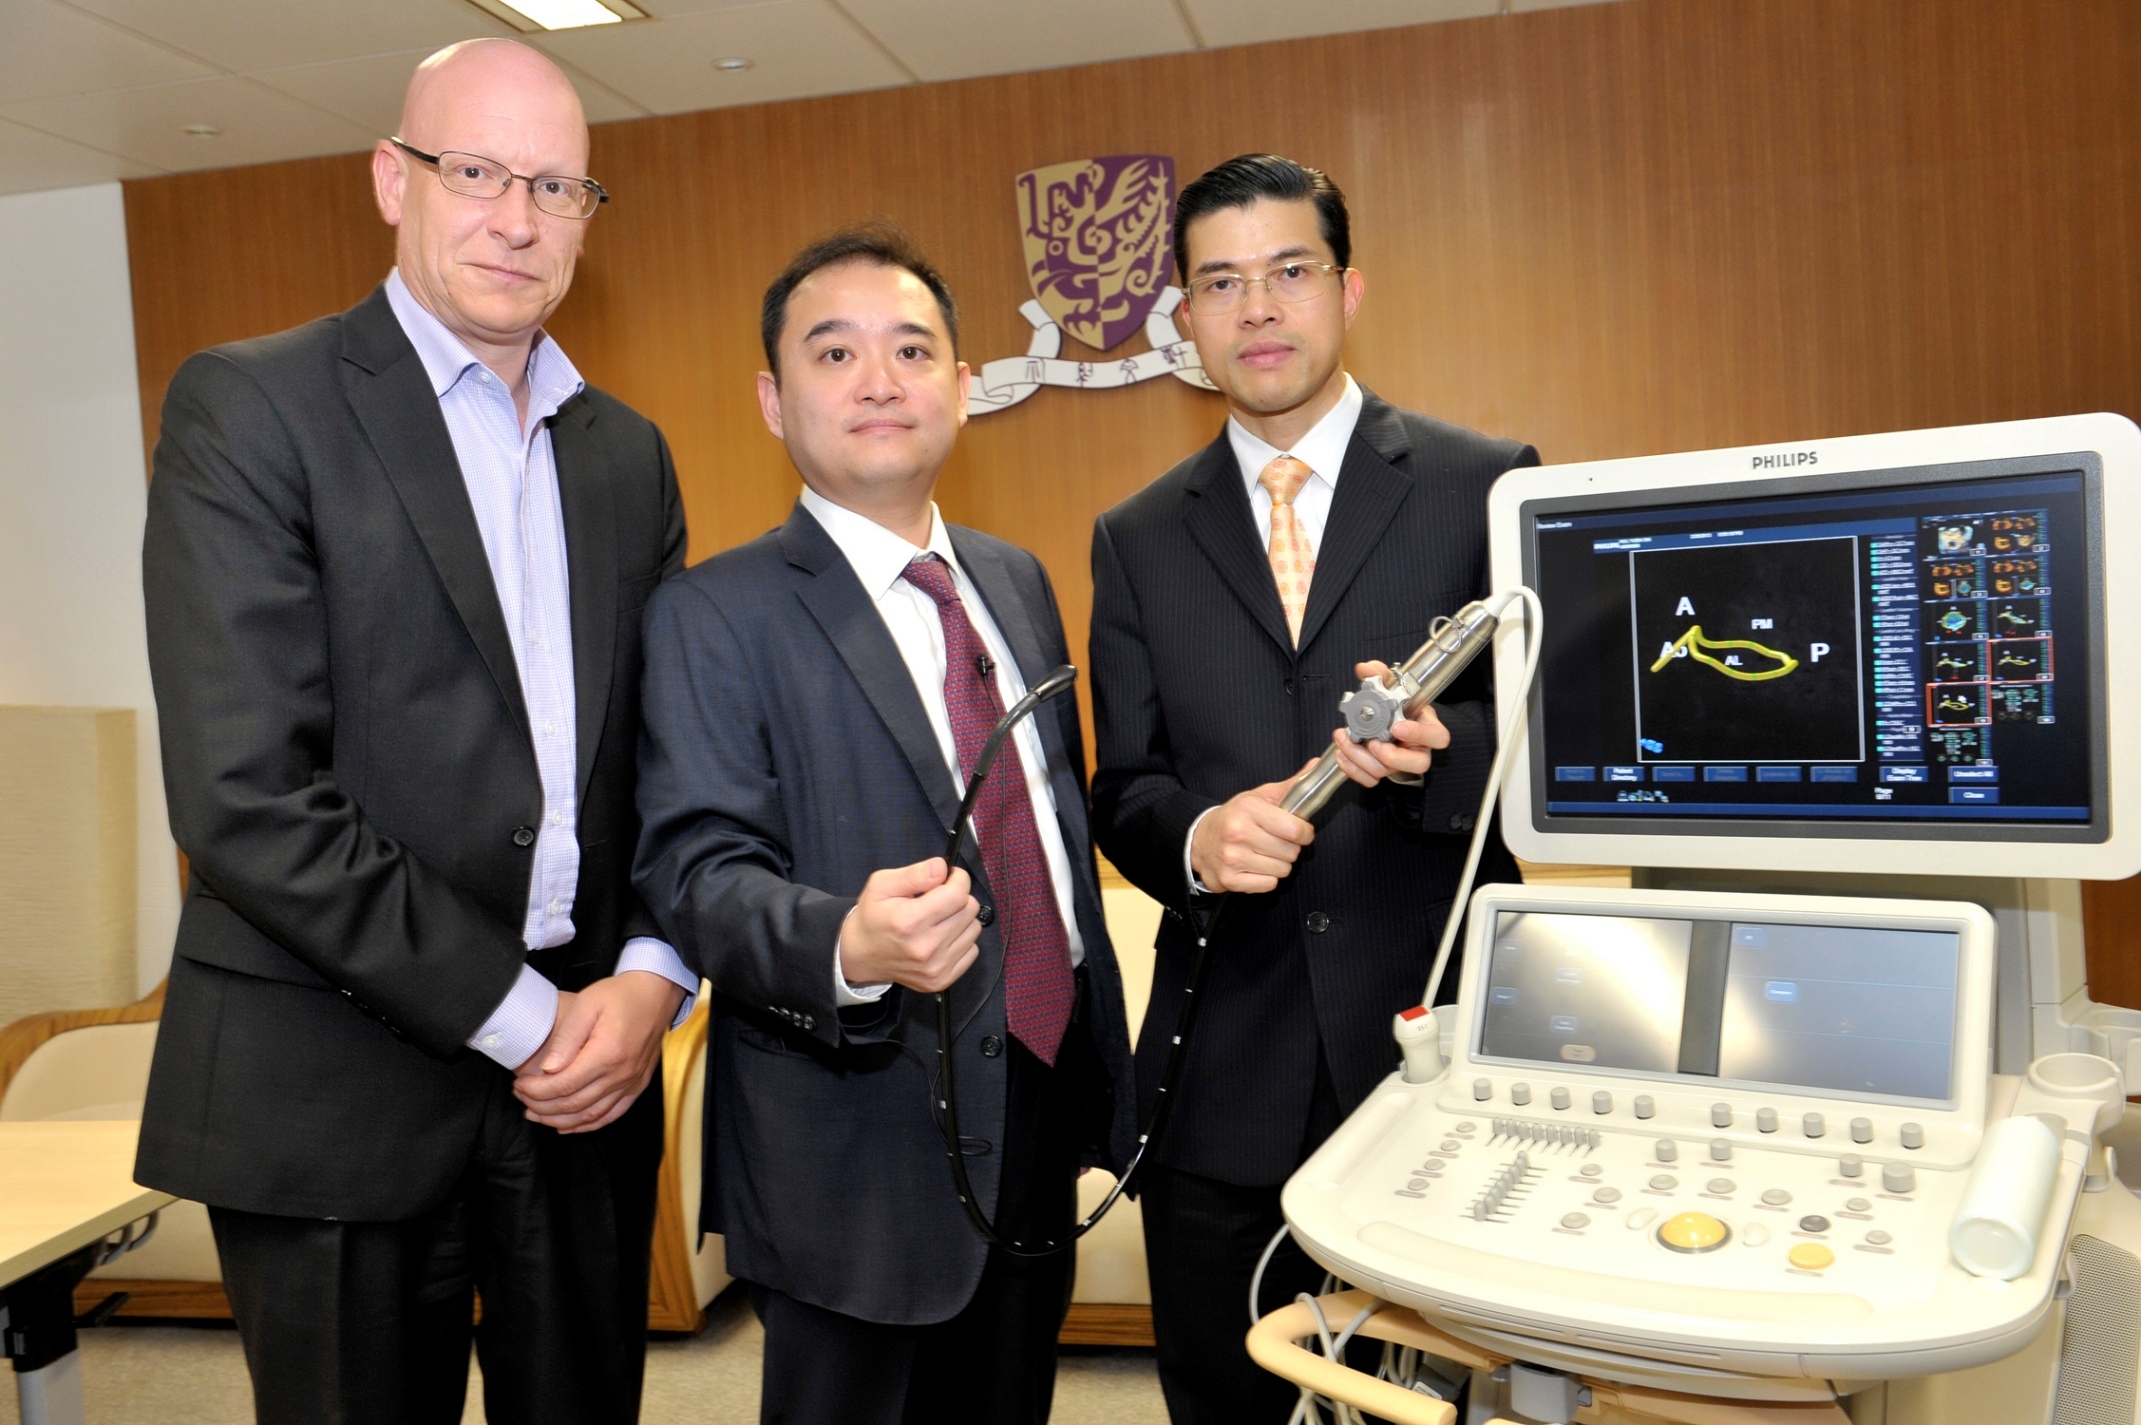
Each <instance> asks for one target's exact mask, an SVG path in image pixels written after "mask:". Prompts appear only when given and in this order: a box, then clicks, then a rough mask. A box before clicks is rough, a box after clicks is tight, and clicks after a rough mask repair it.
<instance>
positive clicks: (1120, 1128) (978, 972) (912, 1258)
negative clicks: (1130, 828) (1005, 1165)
mask: <svg viewBox="0 0 2141 1425" xmlns="http://www.w3.org/2000/svg"><path fill="white" fill-rule="evenodd" d="M950 535H951V541H952V547H953V548H954V549H955V550H956V551H957V553H958V555H959V560H960V563H961V565H962V567H963V568H964V569H965V571H966V573H967V575H968V577H969V578H970V579H971V580H972V582H973V584H974V586H975V587H976V588H977V589H978V590H979V592H980V594H981V597H982V599H983V601H984V602H985V603H986V604H987V605H988V609H989V613H990V616H991V617H992V618H994V619H995V621H996V626H997V627H998V628H999V629H1000V630H1001V631H1002V632H1003V635H1004V639H1005V641H1006V642H1007V643H1008V644H1009V645H1010V648H1011V651H1012V654H1013V656H1014V657H1015V658H1016V659H1017V660H1018V665H1019V670H1020V672H1021V673H1022V674H1023V675H1024V677H1025V680H1026V682H1027V684H1028V685H1029V686H1031V685H1032V684H1033V683H1035V682H1038V681H1039V680H1040V678H1041V677H1042V676H1043V675H1045V674H1046V673H1047V672H1048V671H1049V670H1050V669H1051V668H1054V667H1056V666H1057V665H1059V664H1062V663H1066V662H1068V661H1069V658H1068V656H1067V654H1068V650H1067V648H1066V646H1065V643H1064V637H1063V626H1062V619H1061V617H1060V616H1059V615H1058V613H1057V611H1056V603H1055V596H1054V594H1053V592H1052V591H1051V590H1050V588H1049V585H1048V578H1047V575H1046V574H1045V573H1044V572H1043V571H1042V569H1041V565H1040V562H1039V561H1038V560H1036V559H1035V558H1034V557H1033V556H1032V555H1031V554H1028V553H1026V552H1025V551H1024V550H1021V549H1018V548H1016V547H1014V546H1012V545H1009V544H1006V543H1004V542H1003V541H1002V540H998V539H992V538H990V537H989V536H988V535H985V534H980V533H978V532H976V531H974V530H969V529H961V528H958V527H956V526H954V527H952V528H951V530H950ZM646 638H647V664H646V685H645V691H644V703H643V709H644V719H645V721H644V727H643V732H642V736H641V741H640V789H639V805H640V810H641V815H642V816H643V817H644V819H645V820H644V822H643V831H642V833H641V837H640V847H639V857H638V861H637V863H636V866H635V873H634V879H635V882H636V884H637V885H638V887H639V889H640V892H641V894H642V896H643V897H644V898H645V900H646V903H647V906H648V908H649V909H650V910H651V911H652V912H653V914H654V917H655V919H656V920H657V921H658V922H660V924H661V926H662V928H663V930H664V932H665V933H666V934H667V935H668V936H669V938H670V941H671V943H673V944H674V945H675V946H676V947H677V951H678V953H679V954H681V955H682V956H683V958H684V960H685V962H686V963H687V964H689V965H691V966H692V967H693V968H695V969H697V970H698V971H699V972H700V973H701V974H703V975H705V976H706V978H707V980H708V981H709V982H710V983H711V984H712V987H713V1028H712V1037H711V1040H710V1043H709V1047H708V1088H707V1096H706V1113H707V1129H706V1154H707V1162H706V1177H705V1181H706V1192H705V1196H704V1207H703V1210H702V1218H703V1221H704V1224H705V1226H706V1228H707V1229H708V1230H710V1231H715V1232H720V1233H722V1234H723V1235H724V1236H725V1238H726V1239H727V1241H726V1246H727V1251H728V1264H729V1270H731V1271H732V1272H734V1273H735V1274H736V1275H738V1276H740V1277H743V1278H744V1279H746V1280H748V1281H753V1282H757V1283H760V1284H761V1285H765V1286H770V1287H773V1288H776V1289H778V1290H780V1291H783V1292H786V1293H787V1294H789V1295H790V1296H793V1297H796V1298H798V1299H800V1300H803V1301H807V1302H810V1303H811V1304H813V1305H816V1306H822V1307H825V1308H827V1309H829V1310H833V1311H838V1312H841V1313H843V1314H846V1315H849V1316H855V1317H859V1318H862V1319H864V1320H868V1321H878V1322H885V1323H889V1324H898V1325H922V1324H927V1323H931V1322H937V1321H943V1320H947V1319H949V1318H950V1317H951V1316H953V1315H955V1314H956V1313H957V1312H958V1311H959V1310H960V1309H961V1308H962V1307H963V1306H965V1305H966V1303H967V1301H968V1300H969V1299H970V1298H971V1297H972V1295H973V1292H974V1288H975V1286H976V1285H977V1284H978V1283H979V1281H980V1279H981V1270H982V1266H983V1263H984V1260H985V1258H986V1256H987V1244H986V1243H985V1242H984V1241H983V1239H982V1238H981V1236H980V1234H979V1233H978V1232H976V1231H975V1230H974V1228H973V1226H972V1225H971V1224H970V1223H969V1222H968V1221H967V1220H966V1216H965V1213H964V1210H963V1209H962V1208H961V1207H960V1205H959V1200H958V1198H957V1196H956V1195H955V1193H954V1191H953V1184H952V1174H951V1168H950V1165H949V1164H948V1163H947V1162H946V1161H945V1157H944V1146H943V1140H942V1138H941V1137H940V1135H939V1132H938V1128H937V1124H936V1120H935V1117H934V1114H933V1098H934V1087H935V1068H936V1052H937V1034H936V1019H935V1012H936V1011H935V998H934V997H933V996H929V995H922V994H915V993H912V992H909V991H906V990H903V989H901V988H899V987H898V986H894V987H893V988H892V989H891V990H889V991H888V992H887V993H886V994H885V996H884V998H883V999H881V1000H879V1001H878V1002H876V1003H875V1004H873V1005H869V1006H863V1007H859V1008H856V1007H851V1008H848V1009H840V1008H839V1007H837V1006H836V1004H835V1001H834V991H833V977H834V973H835V962H834V946H835V945H836V943H837V942H838V938H839V934H840V926H841V922H842V921H843V920H845V919H846V917H847V913H848V911H849V910H850V909H851V908H852V907H853V906H854V904H855V898H856V896H857V894H858V893H859V892H860V891H861V889H862V885H863V882H864V881H865V880H867V879H868V878H869V876H870V874H871V873H872V872H873V871H877V870H880V869H883V868H885V867H888V866H904V865H908V864H911V863H913V862H916V861H921V860H925V859H927V858H928V857H930V856H932V855H937V854H941V852H942V848H943V845H944V839H945V834H946V832H947V830H948V829H949V827H950V826H951V823H952V818H953V817H954V816H955V815H956V814H957V812H958V803H959V788H958V786H957V784H956V783H955V782H954V781H953V779H952V775H951V772H950V769H948V768H947V767H946V766H945V763H944V755H943V752H942V751H941V749H940V746H939V744H938V742H937V739H936V736H935V734H934V733H933V732H932V731H931V729H930V726H929V721H928V718H927V715H926V714H925V713H924V711H923V707H922V701H921V698H920V697H919V695H918V694H917V693H916V691H915V686H914V681H913V679H912V677H911V676H910V675H909V673H908V671H907V665H906V664H905V663H904V662H903V661H902V660H901V658H900V654H899V650H898V648H897V646H896V645H895V644H894V643H893V641H892V636H891V634H890V633H889V632H887V631H886V629H885V625H884V620H883V619H882V617H881V616H880V615H879V614H878V611H877V606H876V605H875V603H874V602H872V600H871V598H870V596H869V595H868V594H867V593H865V592H864V590H863V587H862V584H861V581H860V580H858V579H857V578H856V577H855V573H854V570H853V569H852V568H851V567H850V566H849V564H848V562H847V559H846V557H845V556H844V555H842V554H841V552H840V549H839V546H838V545H836V544H835V543H834V542H833V540H832V537H831V536H830V535H828V534H827V533H826V532H825V530H824V528H823V527H822V526H821V525H819V523H818V522H817V520H816V519H815V518H814V517H812V516H811V515H810V514H809V513H808V512H807V511H806V510H804V509H803V508H802V507H801V506H800V505H798V506H797V507H796V508H795V510H794V511H793V512H792V513H791V514H790V516H789V518H788V522H787V524H785V525H784V526H782V527H781V528H779V529H777V530H774V531H772V532H771V533H769V534H767V535H765V536H763V537H761V538H759V539H757V540H754V541H753V542H751V543H750V544H746V545H744V546H742V547H741V548H737V549H732V550H729V551H728V552H726V553H724V554H720V555H717V556H715V557H714V558H712V559H710V560H707V561H706V562H705V563H703V564H700V565H698V566H697V567H696V568H693V569H691V570H690V571H688V572H687V573H686V574H685V575H683V576H682V577H681V578H679V579H676V580H674V581H672V582H671V583H670V584H668V585H666V586H665V587H664V588H663V589H662V590H661V591H660V592H659V593H658V594H657V595H656V596H655V598H654V600H653V602H652V604H651V605H650V606H649V609H648V621H647V631H646ZM1034 716H1035V719H1036V722H1037V724H1038V731H1039V733H1040V736H1041V742H1042V745H1043V747H1044V748H1045V749H1046V752H1047V756H1048V765H1049V773H1050V778H1051V784H1052V786H1053V788H1054V791H1055V800H1056V806H1057V809H1058V818H1059V822H1060V825H1061V828H1062V832H1063V841H1064V845H1065V846H1066V848H1068V850H1069V852H1070V861H1071V870H1072V876H1073V880H1074V883H1075V884H1074V886H1073V897H1072V899H1073V904H1074V909H1075V912H1076V915H1077V921H1078V932H1079V934H1080V936H1081V937H1082V938H1083V940H1084V944H1085V965H1086V969H1087V973H1088V982H1089V988H1090V1017H1089V1022H1090V1025H1091V1031H1092V1035H1093V1042H1094V1044H1095V1046H1096V1048H1097V1049H1098V1051H1099V1057H1100V1060H1101V1062H1102V1064H1103V1065H1104V1066H1105V1068H1106V1070H1107V1080H1108V1082H1107V1083H1106V1084H1105V1085H1101V1086H1097V1087H1098V1089H1099V1090H1100V1091H1101V1092H1102V1093H1103V1094H1104V1096H1105V1097H1106V1098H1107V1099H1108V1100H1110V1101H1108V1102H1105V1103H1097V1104H1096V1105H1095V1106H1094V1108H1095V1111H1094V1113H1093V1115H1092V1118H1091V1121H1093V1122H1094V1123H1095V1124H1096V1125H1106V1127H1105V1128H1100V1127H1096V1129H1095V1132H1094V1135H1093V1137H1094V1141H1093V1142H1091V1143H1089V1144H1087V1145H1084V1147H1085V1150H1086V1151H1085V1161H1088V1162H1092V1163H1096V1164H1100V1165H1104V1166H1108V1167H1111V1168H1112V1167H1115V1166H1117V1165H1118V1164H1119V1163H1121V1162H1122V1161H1123V1160H1124V1159H1125V1157H1126V1156H1127V1151H1128V1148H1129V1146H1130V1143H1131V1140H1132V1138H1133V1137H1134V1133H1135V1130H1134V1126H1133V1113H1134V1105H1135V1100H1136V1095H1135V1094H1134V1092H1133V1091H1132V1088H1131V1080H1130V1058H1129V1040H1128V1035H1127V1030H1126V1026H1125V1018H1124V1011H1123V997H1122V979H1121V976H1120V974H1119V973H1118V972H1117V970H1116V965H1115V956H1114V952H1113V950H1112V949H1111V948H1110V946H1109V944H1108V932H1107V926H1106V924H1105V922H1104V921H1103V919H1102V915H1101V901H1100V893H1099V886H1098V881H1097V876H1096V871H1095V866H1094V861H1093V852H1092V838H1091V834H1090V831H1089V829H1088V826H1087V819H1086V800H1085V767H1084V744H1083V742H1082V740H1081V739H1080V736H1079V731H1078V713H1077V707H1076V703H1075V702H1074V700H1072V699H1070V698H1059V699H1057V700H1056V701H1055V702H1053V703H1051V704H1048V705H1045V706H1044V707H1042V708H1041V709H1040V710H1039V711H1038V712H1037V713H1036V714H1035V715H1034ZM965 864H966V866H967V869H968V871H969V872H970V873H971V874H972V875H973V877H974V884H975V888H976V889H975V893H976V894H977V895H978V896H980V897H981V898H982V900H983V901H984V902H985V903H986V902H987V901H988V900H989V891H988V888H987V881H986V877H985V876H984V875H983V873H982V869H981V865H980V862H979V858H978V857H977V856H974V855H973V854H972V853H971V852H970V853H969V854H968V856H967V859H966V862H965ZM952 1005H953V1009H954V1022H955V1025H956V1026H957V1027H956V1030H955V1047H954V1052H955V1054H956V1055H957V1059H956V1061H955V1062H956V1064H957V1071H958V1078H959V1098H960V1118H961V1126H962V1128H963V1129H964V1130H965V1132H966V1137H967V1142H968V1147H969V1153H968V1166H969V1170H970V1172H971V1175H972V1178H973V1183H974V1188H975V1191H976V1194H977V1195H978V1197H979V1200H980V1202H981V1204H982V1206H983V1207H984V1209H985V1210H988V1211H989V1212H991V1213H992V1215H993V1213H994V1211H995V1205H996V1195H997V1181H998V1163H999V1151H1000V1147H1001V1144H1002V1142H1003V1124H1004V1104H1005V1083H1006V1074H1005V1070H1006V1066H1007V1065H1008V1063H1009V1060H1008V1059H1007V1058H1006V1057H1004V1056H1003V1054H1002V1052H1001V1047H1002V1036H1003V1035H1004V1032H1005V1030H1004V993H1003V951H1002V945H1001V942H1000V941H999V939H998V936H997V933H996V931H995V930H994V929H988V930H984V931H983V933H982V938H981V956H980V959H979V960H978V961H977V962H976V963H975V965H974V967H973V968H972V969H970V970H969V971H968V972H967V973H966V975H965V976H964V977H963V978H962V979H961V980H960V981H959V983H958V984H957V985H956V986H954V987H953V991H952ZM990 1041H994V1042H993V1043H991V1042H990ZM988 1049H993V1050H995V1051H996V1052H993V1053H991V1052H987V1050H988Z"/></svg>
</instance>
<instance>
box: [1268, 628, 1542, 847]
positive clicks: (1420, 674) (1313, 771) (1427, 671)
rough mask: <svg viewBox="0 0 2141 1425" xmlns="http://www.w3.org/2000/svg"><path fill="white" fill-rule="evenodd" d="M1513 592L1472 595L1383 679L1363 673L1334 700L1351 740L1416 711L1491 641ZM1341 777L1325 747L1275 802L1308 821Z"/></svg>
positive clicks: (1384, 735)
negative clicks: (1480, 597)
mask: <svg viewBox="0 0 2141 1425" xmlns="http://www.w3.org/2000/svg"><path fill="white" fill-rule="evenodd" d="M1514 597H1515V595H1513V594H1502V595H1500V596H1498V597H1496V598H1495V599H1494V601H1493V602H1492V603H1489V602H1487V601H1485V600H1478V599H1475V600H1474V601H1473V602H1471V603H1469V604H1466V605H1465V606H1464V607H1463V608H1461V609H1459V610H1458V611H1457V612H1456V613H1454V614H1452V615H1450V617H1449V618H1447V619H1444V620H1441V621H1439V622H1437V623H1436V625H1435V628H1434V631H1433V632H1432V633H1430V634H1429V635H1428V639H1427V642H1425V643H1423V644H1421V645H1420V646H1419V647H1418V648H1417V649H1415V650H1413V655H1412V657H1410V658H1408V659H1406V660H1405V662H1404V663H1403V664H1402V665H1400V666H1399V667H1398V669H1397V670H1396V671H1395V672H1394V673H1392V675H1391V678H1390V681H1389V682H1388V683H1387V684H1386V683H1384V682H1382V681H1381V680H1380V679H1376V678H1367V679H1363V680H1362V682H1361V685H1360V687H1359V688H1358V689H1357V690H1355V691H1353V692H1351V693H1348V694H1346V696H1345V697H1344V699H1343V700H1341V701H1340V703H1339V704H1338V707H1339V711H1340V712H1341V713H1343V714H1344V716H1345V719H1346V723H1345V726H1346V731H1347V734H1348V735H1349V736H1351V737H1352V739H1353V740H1354V741H1355V742H1368V741H1371V740H1376V739H1383V740H1387V739H1388V738H1389V736H1390V729H1391V727H1392V725H1393V724H1395V723H1397V722H1398V721H1399V720H1400V719H1406V718H1413V717H1417V716H1419V714H1420V712H1421V710H1422V709H1424V708H1425V707H1426V706H1427V705H1428V704H1429V703H1431V702H1433V701H1434V700H1435V698H1436V697H1437V696H1439V695H1440V694H1441V692H1442V690H1443V689H1444V688H1447V687H1448V686H1449V685H1450V684H1451V683H1452V682H1454V681H1456V678H1457V675H1458V674H1459V673H1462V672H1463V671H1464V670H1465V666H1466V665H1467V664H1469V663H1470V662H1471V661H1472V660H1473V658H1475V657H1476V656H1478V654H1479V652H1480V651H1481V650H1482V649H1484V648H1485V647H1486V646H1487V645H1488V644H1489V643H1491V642H1493V641H1494V630H1495V626H1496V625H1497V624H1499V623H1500V622H1501V619H1502V611H1503V610H1505V609H1507V608H1508V607H1509V604H1510V601H1511V600H1512V599H1513V598H1514ZM1345 780H1346V774H1345V771H1344V769H1342V768H1341V767H1340V766H1339V765H1338V749H1337V748H1336V747H1330V748H1326V749H1325V750H1324V753H1323V756H1322V757H1321V758H1319V759H1318V760H1317V762H1316V765H1315V766H1313V767H1311V768H1309V769H1308V771H1307V772H1305V773H1303V774H1302V776H1301V778H1300V780H1298V781H1296V782H1295V783H1294V784H1293V786H1292V787H1291V788H1289V789H1288V791H1287V793H1286V796H1285V799H1284V800H1282V801H1281V802H1280V803H1279V805H1280V806H1281V807H1284V808H1285V809H1286V810H1287V811H1290V812H1292V813H1293V814H1294V815H1295V816H1298V817H1300V818H1301V819H1302V820H1304V821H1314V820H1315V819H1316V817H1317V816H1318V815H1319V814H1320V813H1321V812H1322V811H1323V809H1324V808H1325V807H1327V806H1329V805H1330V801H1331V798H1332V797H1333V796H1334V795H1336V794H1337V791H1338V789H1339V787H1341V786H1343V785H1344V784H1345Z"/></svg>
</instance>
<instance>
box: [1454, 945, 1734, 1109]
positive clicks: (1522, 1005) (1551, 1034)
mask: <svg viewBox="0 0 2141 1425" xmlns="http://www.w3.org/2000/svg"><path fill="white" fill-rule="evenodd" d="M1692 934H1693V926H1692V924H1691V923H1690V922H1688V921H1685V920H1641V919H1636V918H1634V917H1629V916H1602V915H1552V914H1544V913H1538V912H1505V913H1503V914H1502V915H1501V916H1500V918H1499V920H1498V922H1497V924H1496V927H1495V935H1494V945H1493V950H1492V953H1491V955H1490V957H1489V959H1488V964H1487V972H1486V976H1485V987H1484V990H1483V997H1484V999H1485V1001H1486V1004H1485V1006H1484V1013H1483V1014H1482V1016H1481V1023H1480V1041H1479V1052H1480V1053H1481V1054H1483V1055H1487V1056H1490V1057H1494V1058H1503V1059H1534V1060H1541V1061H1544V1062H1549V1063H1557V1064H1590V1065H1595V1066H1597V1067H1599V1068H1604V1069H1634V1070H1643V1071H1649V1072H1655V1073H1671V1072H1673V1071H1674V1069H1675V1068H1676V1067H1677V1066H1678V1063H1679V1057H1680V1021H1681V1015H1682V1010H1683V1008H1684V1006H1685V1003H1686V999H1687V977H1688V947H1689V944H1690V941H1691V938H1692Z"/></svg>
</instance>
